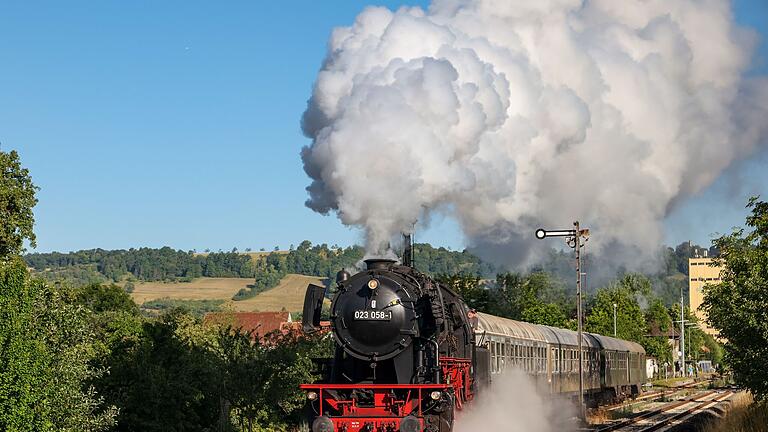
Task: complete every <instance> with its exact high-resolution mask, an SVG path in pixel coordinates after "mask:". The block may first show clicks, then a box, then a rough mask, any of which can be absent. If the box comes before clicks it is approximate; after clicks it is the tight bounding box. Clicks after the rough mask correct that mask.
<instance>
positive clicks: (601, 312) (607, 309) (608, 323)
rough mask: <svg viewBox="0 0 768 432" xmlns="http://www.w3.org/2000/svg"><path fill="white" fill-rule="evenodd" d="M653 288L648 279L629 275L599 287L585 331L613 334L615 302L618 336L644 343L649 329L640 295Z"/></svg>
mask: <svg viewBox="0 0 768 432" xmlns="http://www.w3.org/2000/svg"><path fill="white" fill-rule="evenodd" d="M650 287H651V284H650V281H649V280H648V279H647V278H645V277H643V276H640V275H636V274H628V275H625V276H624V277H623V278H621V279H620V280H618V281H616V282H614V283H612V284H610V285H609V286H607V287H605V288H601V289H599V290H598V291H597V295H595V297H594V298H593V299H592V301H591V304H590V307H589V313H588V315H587V319H586V330H587V331H589V332H592V333H598V334H602V335H608V336H612V335H613V310H614V309H613V305H614V304H616V321H617V337H618V338H619V339H626V340H631V341H635V342H638V343H643V342H644V340H645V335H646V333H647V330H648V329H647V326H646V321H645V314H643V311H642V309H641V308H640V304H639V302H638V298H639V297H641V296H642V295H643V294H647V293H649V292H650V289H651V288H650Z"/></svg>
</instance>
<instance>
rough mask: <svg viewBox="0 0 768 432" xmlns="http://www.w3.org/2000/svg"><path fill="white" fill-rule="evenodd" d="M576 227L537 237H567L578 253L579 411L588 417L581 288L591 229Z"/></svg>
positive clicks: (537, 233) (566, 241)
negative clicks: (584, 248)
mask: <svg viewBox="0 0 768 432" xmlns="http://www.w3.org/2000/svg"><path fill="white" fill-rule="evenodd" d="M573 226H574V229H570V230H553V231H547V230H544V229H541V228H539V229H537V230H536V238H537V239H539V240H543V239H545V238H547V237H565V243H566V244H567V245H568V246H569V247H570V248H571V249H573V250H574V252H575V255H576V315H577V322H578V332H577V333H578V339H579V413H580V414H581V418H582V419H586V411H585V405H584V337H583V334H584V319H583V318H584V311H583V310H582V289H581V276H582V274H581V247H582V246H584V244H585V243H586V242H587V241H588V240H589V229H582V228H581V226H580V225H579V221H576V222H574V223H573Z"/></svg>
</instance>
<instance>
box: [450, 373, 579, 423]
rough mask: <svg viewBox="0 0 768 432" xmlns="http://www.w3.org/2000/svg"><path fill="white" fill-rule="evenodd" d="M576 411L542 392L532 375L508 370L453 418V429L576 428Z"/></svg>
mask: <svg viewBox="0 0 768 432" xmlns="http://www.w3.org/2000/svg"><path fill="white" fill-rule="evenodd" d="M574 417H575V412H574V411H573V410H572V407H570V406H568V405H566V403H565V402H564V401H555V400H552V399H549V398H547V397H544V396H542V395H541V394H540V393H539V392H537V390H536V386H535V385H534V384H533V382H532V381H531V378H530V377H529V376H527V375H526V374H525V373H524V372H522V371H520V370H517V369H515V370H510V371H508V372H506V373H505V374H504V375H503V376H501V377H499V378H496V379H494V383H493V385H492V386H491V388H490V393H481V395H480V397H479V399H478V400H477V401H475V402H473V403H472V405H471V406H470V407H469V409H468V410H466V411H462V412H461V414H460V416H459V417H458V418H457V421H456V432H481V431H494V432H561V431H570V430H575V427H574V426H575V422H573V418H574Z"/></svg>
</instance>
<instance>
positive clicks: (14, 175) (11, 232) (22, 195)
mask: <svg viewBox="0 0 768 432" xmlns="http://www.w3.org/2000/svg"><path fill="white" fill-rule="evenodd" d="M37 190H38V188H37V187H36V186H35V185H34V184H33V183H32V178H31V177H30V175H29V170H27V169H26V168H23V167H22V166H21V162H20V161H19V154H18V153H17V152H16V151H11V152H10V153H5V152H3V151H0V259H6V258H8V257H9V256H11V255H18V254H20V253H22V252H23V251H24V240H25V239H26V240H29V244H30V245H31V246H32V247H35V246H37V244H36V243H35V240H36V237H35V233H34V231H33V227H34V225H35V216H34V214H33V213H32V208H33V207H35V205H36V204H37V198H35V192H36V191H37Z"/></svg>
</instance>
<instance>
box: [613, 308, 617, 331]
mask: <svg viewBox="0 0 768 432" xmlns="http://www.w3.org/2000/svg"><path fill="white" fill-rule="evenodd" d="M617 307H618V305H617V304H616V303H614V304H613V337H616V308H617Z"/></svg>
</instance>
